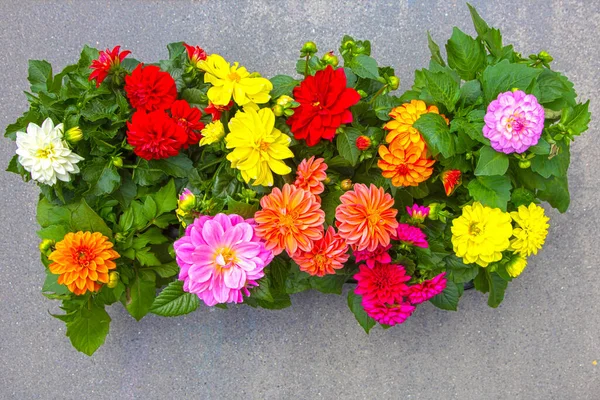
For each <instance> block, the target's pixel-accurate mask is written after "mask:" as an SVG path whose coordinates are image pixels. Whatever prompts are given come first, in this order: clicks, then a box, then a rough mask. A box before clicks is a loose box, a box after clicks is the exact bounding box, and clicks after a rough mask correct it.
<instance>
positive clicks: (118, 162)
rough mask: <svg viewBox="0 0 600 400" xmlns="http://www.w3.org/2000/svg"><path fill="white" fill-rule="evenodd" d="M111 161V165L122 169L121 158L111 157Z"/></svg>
mask: <svg viewBox="0 0 600 400" xmlns="http://www.w3.org/2000/svg"><path fill="white" fill-rule="evenodd" d="M111 161H112V165H114V166H115V167H117V168H121V167H123V159H122V158H121V157H117V156H114V157H111Z"/></svg>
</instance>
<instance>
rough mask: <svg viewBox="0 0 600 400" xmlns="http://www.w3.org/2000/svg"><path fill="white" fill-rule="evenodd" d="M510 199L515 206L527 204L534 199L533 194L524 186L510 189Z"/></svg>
mask: <svg viewBox="0 0 600 400" xmlns="http://www.w3.org/2000/svg"><path fill="white" fill-rule="evenodd" d="M510 201H511V202H512V203H513V204H514V206H515V207H519V206H523V205H525V206H528V205H529V204H531V203H533V202H534V201H535V194H534V193H533V192H532V191H530V190H527V189H525V188H516V189H514V190H513V191H512V194H511V196H510Z"/></svg>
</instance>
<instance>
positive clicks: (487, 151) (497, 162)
mask: <svg viewBox="0 0 600 400" xmlns="http://www.w3.org/2000/svg"><path fill="white" fill-rule="evenodd" d="M507 170H508V156H507V155H506V154H504V153H500V152H498V151H496V150H494V149H492V148H491V147H487V146H484V147H482V148H481V150H480V151H479V160H478V161H477V167H475V175H477V176H480V175H504V174H505V173H506V171H507Z"/></svg>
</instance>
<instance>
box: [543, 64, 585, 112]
mask: <svg viewBox="0 0 600 400" xmlns="http://www.w3.org/2000/svg"><path fill="white" fill-rule="evenodd" d="M537 85H538V89H539V91H540V96H539V98H538V101H539V102H540V104H542V105H546V104H548V103H553V102H556V100H561V101H560V102H558V103H557V104H559V103H562V104H560V105H568V106H571V107H572V106H575V104H576V102H575V96H576V94H575V90H573V83H571V82H570V81H569V80H568V79H567V78H566V77H565V76H564V75H561V74H560V73H559V72H556V71H552V70H550V69H546V68H544V69H543V71H542V73H541V74H540V76H539V77H538V79H537ZM562 108H564V107H561V108H553V109H555V110H559V109H562Z"/></svg>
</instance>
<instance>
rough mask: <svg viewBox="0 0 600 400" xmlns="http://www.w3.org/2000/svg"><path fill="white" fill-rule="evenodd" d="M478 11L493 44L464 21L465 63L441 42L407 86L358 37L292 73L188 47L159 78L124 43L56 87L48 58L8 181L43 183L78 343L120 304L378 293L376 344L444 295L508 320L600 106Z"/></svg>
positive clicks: (56, 293) (63, 293)
mask: <svg viewBox="0 0 600 400" xmlns="http://www.w3.org/2000/svg"><path fill="white" fill-rule="evenodd" d="M469 7H470V6H469ZM470 11H471V16H472V18H473V22H474V25H475V30H476V32H477V37H472V36H469V35H467V34H465V33H463V32H462V31H460V30H459V29H458V28H455V29H454V31H453V33H452V37H451V38H450V39H449V41H448V42H447V44H446V53H447V59H444V58H442V56H441V53H440V49H439V47H438V45H437V44H436V43H435V42H434V41H433V39H432V38H431V37H429V49H430V51H431V62H430V64H429V66H428V68H424V69H421V70H418V71H416V72H415V78H414V84H413V86H412V88H411V89H410V90H408V91H406V92H405V93H403V94H395V90H396V89H398V87H399V79H398V78H397V77H396V76H395V74H394V70H393V69H392V68H391V67H382V66H379V65H378V62H377V61H376V60H375V59H374V58H372V57H371V44H370V42H368V41H362V40H355V39H353V38H351V37H349V36H345V37H344V38H343V39H342V41H341V46H340V48H339V52H338V53H337V55H336V54H335V53H334V52H328V53H325V54H322V55H321V56H319V55H317V54H318V50H317V46H316V44H315V43H313V42H307V43H305V44H304V46H303V47H302V49H301V52H300V59H299V60H298V62H297V65H296V74H295V76H291V75H277V76H275V77H273V78H271V79H266V78H264V77H262V76H261V75H260V74H259V73H256V72H249V71H247V70H246V68H244V67H243V66H241V65H239V64H238V63H237V62H236V63H233V64H232V63H230V62H228V61H226V60H225V59H223V57H221V56H219V55H218V54H214V53H213V54H207V52H206V51H205V50H203V49H202V48H200V47H198V46H195V47H193V46H189V45H187V44H185V43H172V44H170V45H169V46H168V50H169V58H168V59H166V60H161V61H159V62H158V63H154V64H144V63H140V62H139V61H137V60H135V59H133V58H132V57H131V56H130V52H129V51H121V49H120V48H119V46H117V47H115V48H114V49H112V50H109V49H107V50H106V51H100V52H99V51H97V50H96V49H93V48H90V47H87V46H86V47H85V48H84V49H83V51H82V53H81V57H80V59H79V61H78V62H77V64H74V65H69V66H67V67H66V68H64V69H63V70H62V71H61V72H59V73H58V74H56V75H54V74H53V71H52V67H51V66H50V64H49V63H47V62H46V61H37V60H33V61H30V63H29V76H28V79H29V82H30V83H31V90H30V92H29V93H26V95H27V99H28V101H29V103H30V108H29V110H28V111H27V112H26V113H25V114H24V115H23V116H22V117H21V118H19V119H18V120H17V121H16V122H15V123H14V124H11V125H9V126H8V127H7V130H6V136H7V137H9V138H11V139H13V140H16V145H17V151H16V153H17V154H16V155H15V157H14V158H13V159H12V161H11V162H10V165H9V167H8V170H9V171H11V172H15V173H17V174H20V175H21V176H22V177H23V178H24V180H26V181H29V180H33V181H35V182H36V183H37V184H38V185H39V187H40V190H41V194H40V198H39V202H38V207H37V219H38V223H39V224H40V226H41V229H40V230H39V231H38V235H39V236H40V238H41V239H42V242H41V244H40V251H41V260H42V263H43V264H44V266H45V269H46V280H45V282H44V284H43V288H42V291H43V294H44V295H45V296H46V297H48V298H50V299H55V300H59V301H61V309H62V310H63V311H64V313H62V314H58V315H55V317H56V318H58V319H60V320H62V321H64V322H65V323H66V326H67V330H66V334H67V336H68V337H69V339H70V340H71V343H72V344H73V346H74V347H75V348H76V349H78V350H79V351H82V352H84V353H86V354H88V355H91V354H92V353H93V352H94V351H95V350H96V349H97V348H98V347H100V346H101V345H102V343H103V342H104V340H105V337H106V335H107V334H108V330H109V324H110V317H109V315H108V313H107V312H106V306H107V305H111V304H113V303H117V302H120V303H122V304H123V305H124V306H125V308H126V309H127V311H128V312H129V313H130V314H131V315H132V316H133V317H134V318H136V319H137V320H139V319H141V318H142V317H144V316H145V315H146V314H148V313H154V314H157V315H161V316H177V315H183V314H186V313H189V312H192V311H194V310H195V309H197V308H198V307H199V306H200V305H201V304H204V305H205V306H216V307H220V308H227V305H228V304H230V303H244V304H247V305H250V306H252V307H263V308H268V309H282V308H285V307H288V306H290V305H291V297H290V295H293V294H294V293H298V292H301V291H305V290H309V289H315V290H318V291H321V292H323V293H335V294H341V293H342V288H343V285H344V284H345V283H348V282H356V286H355V287H354V286H353V287H351V288H350V290H349V291H348V306H349V308H350V310H351V312H352V313H353V314H354V316H355V317H356V319H357V321H358V323H359V324H360V325H361V326H362V327H363V328H364V329H365V331H367V332H368V331H369V330H370V329H371V328H373V327H374V326H375V325H376V324H377V323H379V324H380V325H382V326H383V327H384V328H387V327H389V326H393V325H397V324H401V323H403V322H404V321H405V320H406V319H407V318H408V317H410V316H411V314H412V313H413V312H415V310H416V308H417V306H418V305H419V304H421V303H423V302H426V301H429V302H431V303H433V304H434V305H435V306H437V307H439V308H442V309H445V310H456V309H457V307H458V302H459V299H460V297H461V295H462V294H463V284H464V283H466V282H470V281H473V283H474V286H475V289H477V290H479V291H481V292H484V293H488V304H489V305H490V306H491V307H497V306H498V305H499V304H500V303H501V302H502V300H503V298H504V295H505V290H506V288H507V286H508V283H509V282H510V281H512V280H513V279H514V278H516V277H518V276H519V275H520V274H521V273H522V272H523V270H524V269H525V267H526V266H527V262H528V258H529V257H530V256H532V255H535V254H537V252H538V251H539V250H540V249H541V248H542V246H543V244H544V242H545V239H546V236H547V232H548V228H549V224H548V221H549V219H548V217H546V215H545V212H544V209H543V208H542V207H541V206H540V203H541V202H547V203H548V204H549V205H550V206H552V207H554V208H556V209H558V210H559V211H560V212H565V211H566V210H567V208H568V206H569V199H570V197H569V191H568V181H567V170H568V167H569V163H570V150H569V148H570V143H571V141H573V140H574V138H575V137H576V136H578V135H580V134H581V133H583V132H584V131H585V130H587V125H588V123H589V120H590V114H589V112H588V103H589V102H586V103H578V102H577V100H576V93H575V91H574V89H573V84H572V83H571V82H570V81H569V80H568V79H567V78H566V77H565V76H564V75H562V74H561V73H559V72H556V71H553V70H552V69H551V68H550V63H551V62H552V57H551V56H550V55H549V54H547V53H546V52H544V51H542V52H540V53H539V54H535V55H531V56H529V57H527V58H524V57H522V56H521V55H520V54H519V53H517V52H516V51H515V50H514V49H513V46H512V45H503V43H502V37H501V34H500V32H499V31H498V30H497V29H494V28H491V27H489V26H488V25H487V23H485V22H484V20H483V19H481V17H480V16H479V15H478V14H477V12H476V11H475V10H474V9H473V8H472V7H470ZM297 77H299V78H297Z"/></svg>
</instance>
